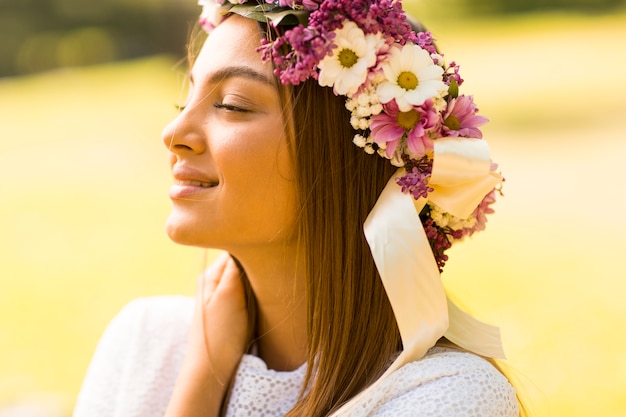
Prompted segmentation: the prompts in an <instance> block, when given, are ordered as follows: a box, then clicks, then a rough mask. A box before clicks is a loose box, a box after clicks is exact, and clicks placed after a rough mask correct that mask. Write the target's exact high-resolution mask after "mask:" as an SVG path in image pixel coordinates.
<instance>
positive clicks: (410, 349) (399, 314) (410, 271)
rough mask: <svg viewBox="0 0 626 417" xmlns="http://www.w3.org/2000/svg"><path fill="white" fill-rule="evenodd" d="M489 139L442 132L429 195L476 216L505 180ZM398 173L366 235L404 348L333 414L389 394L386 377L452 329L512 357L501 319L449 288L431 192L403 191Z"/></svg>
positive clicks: (465, 342)
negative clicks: (435, 239)
mask: <svg viewBox="0 0 626 417" xmlns="http://www.w3.org/2000/svg"><path fill="white" fill-rule="evenodd" d="M491 165H492V163H491V158H490V155H489V148H488V146H487V142H485V141H484V140H481V139H468V138H463V139H458V138H441V139H437V140H436V141H434V158H433V169H432V174H431V178H430V182H429V186H430V187H432V188H433V191H432V192H430V193H429V195H428V200H430V201H432V202H433V203H435V204H436V205H437V206H439V207H440V208H441V209H443V210H444V211H446V212H448V213H450V214H452V215H454V216H456V217H460V218H464V219H465V218H467V217H469V216H470V215H471V214H472V212H473V211H474V210H475V209H476V207H477V206H478V205H479V204H480V202H481V201H482V199H483V198H484V197H485V195H487V194H488V193H489V192H490V191H491V190H492V189H493V188H494V187H495V186H496V185H497V184H498V183H500V181H501V180H502V178H501V176H500V175H499V174H497V173H495V172H492V171H491ZM403 173H404V169H400V170H399V171H398V172H397V173H396V175H394V176H393V177H392V178H391V179H390V180H389V182H388V183H387V185H386V186H385V188H384V190H383V192H382V193H381V195H380V197H379V198H378V201H377V202H376V205H375V206H374V208H373V209H372V211H371V212H370V214H369V216H368V217H367V220H366V221H365V225H364V231H365V237H366V238H367V241H368V243H369V245H370V250H371V252H372V256H373V257H374V261H375V263H376V267H377V269H378V272H379V273H380V276H381V279H382V281H383V285H384V287H385V290H386V292H387V296H388V298H389V301H390V303H391V307H392V308H393V311H394V315H395V317H396V322H397V323H398V328H399V330H400V336H401V337H402V344H403V348H404V350H403V352H402V353H401V354H400V356H398V358H397V359H396V360H395V361H394V362H393V363H392V364H391V366H390V367H389V368H388V369H387V371H386V372H385V373H384V374H383V375H382V376H381V377H380V378H379V379H378V380H377V381H376V382H375V383H374V384H372V385H371V386H370V387H368V388H367V389H366V390H364V391H363V392H361V393H360V394H359V395H357V396H356V397H354V398H353V399H352V400H351V401H349V402H348V403H347V404H346V405H344V406H343V407H342V408H341V409H340V410H338V411H337V412H336V413H335V414H334V415H333V416H334V417H338V416H347V415H350V416H354V415H367V413H368V408H367V404H373V403H375V401H372V398H373V397H379V396H381V395H384V391H385V390H384V389H380V388H381V384H382V383H383V381H384V380H385V379H386V378H387V376H389V375H390V374H391V373H392V372H394V371H396V370H397V369H399V368H400V367H401V366H403V365H405V364H407V363H409V362H413V361H415V360H418V359H420V358H422V357H423V356H424V355H425V354H426V352H427V351H428V349H430V348H431V347H433V346H434V345H435V343H437V341H438V340H439V339H440V338H441V337H442V336H445V337H446V338H447V339H448V340H450V341H451V342H453V343H455V344H456V345H458V346H460V347H462V348H464V349H467V350H469V351H471V352H474V353H476V354H479V355H482V356H486V357H492V358H504V352H503V349H502V343H501V341H500V332H499V329H498V328H497V327H493V326H490V325H488V324H485V323H482V322H480V321H478V320H476V319H475V318H473V317H472V316H470V315H469V314H467V313H466V312H464V311H463V310H461V309H460V308H459V307H457V306H456V305H455V304H454V303H453V302H452V301H450V300H449V299H448V297H447V296H446V292H445V290H444V287H443V283H442V282H441V278H440V274H439V268H438V266H437V262H436V261H435V257H434V255H433V253H432V250H431V248H430V245H429V243H428V238H427V237H426V233H425V231H424V228H423V227H422V223H421V221H420V219H419V213H420V211H421V209H422V208H423V207H424V205H425V204H426V203H427V200H426V199H424V198H422V199H420V200H417V201H415V200H414V199H413V197H412V196H411V195H409V194H404V193H402V191H401V189H400V187H399V186H398V185H397V184H396V182H395V178H396V177H397V176H399V175H402V174H403Z"/></svg>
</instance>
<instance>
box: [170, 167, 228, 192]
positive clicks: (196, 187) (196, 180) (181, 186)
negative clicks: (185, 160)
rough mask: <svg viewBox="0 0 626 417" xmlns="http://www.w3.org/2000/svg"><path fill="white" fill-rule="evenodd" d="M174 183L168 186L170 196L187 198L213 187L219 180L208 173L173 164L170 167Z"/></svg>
mask: <svg viewBox="0 0 626 417" xmlns="http://www.w3.org/2000/svg"><path fill="white" fill-rule="evenodd" d="M172 173H173V175H174V184H173V185H172V186H171V187H170V192H169V195H170V198H172V199H180V198H188V197H190V196H193V195H195V194H199V193H202V192H206V191H208V190H211V189H213V188H215V187H216V186H217V185H218V184H219V181H217V180H215V179H214V178H211V176H209V175H208V174H206V173H204V172H202V171H199V170H197V169H194V168H190V167H186V166H184V165H175V166H174V168H173V169H172Z"/></svg>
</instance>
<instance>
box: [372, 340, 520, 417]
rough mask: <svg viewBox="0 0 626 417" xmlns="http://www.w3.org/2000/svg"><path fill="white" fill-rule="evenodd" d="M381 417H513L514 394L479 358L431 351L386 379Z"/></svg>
mask: <svg viewBox="0 0 626 417" xmlns="http://www.w3.org/2000/svg"><path fill="white" fill-rule="evenodd" d="M373 415H374V416H377V417H383V416H442V417H443V416H446V417H450V416H455V417H470V416H472V417H473V416H476V417H479V416H480V417H514V416H519V409H518V405H517V398H516V395H515V389H514V388H513V387H512V386H511V384H510V383H509V381H508V380H507V378H506V377H505V376H504V375H502V373H500V371H498V370H497V369H496V368H495V367H494V366H493V365H492V364H491V363H489V362H488V361H486V360H485V359H483V358H481V357H479V356H476V355H474V354H471V353H467V352H460V351H456V350H452V349H445V348H433V349H431V350H430V351H429V353H428V354H427V355H426V356H425V357H424V358H422V359H421V360H419V361H415V362H411V363H409V364H407V365H405V366H403V367H402V368H400V369H399V370H398V371H396V372H394V374H392V375H390V377H389V387H388V390H387V395H386V396H385V398H384V400H383V401H381V402H380V406H379V407H378V408H377V410H376V412H375V413H374V414H373Z"/></svg>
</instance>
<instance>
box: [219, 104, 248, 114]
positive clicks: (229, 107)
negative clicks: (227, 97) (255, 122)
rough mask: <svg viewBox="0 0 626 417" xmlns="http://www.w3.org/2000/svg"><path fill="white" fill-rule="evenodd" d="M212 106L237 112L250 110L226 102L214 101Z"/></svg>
mask: <svg viewBox="0 0 626 417" xmlns="http://www.w3.org/2000/svg"><path fill="white" fill-rule="evenodd" d="M213 107H215V108H216V109H224V110H229V111H235V112H239V113H249V112H250V110H248V109H244V108H242V107H237V106H233V105H232V104H226V103H214V104H213Z"/></svg>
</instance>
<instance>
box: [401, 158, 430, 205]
mask: <svg viewBox="0 0 626 417" xmlns="http://www.w3.org/2000/svg"><path fill="white" fill-rule="evenodd" d="M431 166H432V165H431ZM429 179H430V170H429V171H427V172H420V170H419V168H418V167H417V166H414V167H413V169H412V170H411V171H408V170H407V173H406V174H405V175H404V176H402V177H400V178H396V183H397V184H398V185H399V186H400V187H402V192H403V193H405V194H406V193H407V192H409V193H410V194H411V195H412V196H413V198H414V199H416V200H419V199H420V198H422V197H423V198H427V197H428V193H430V192H432V191H433V189H432V188H431V187H429V186H428V180H429Z"/></svg>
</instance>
